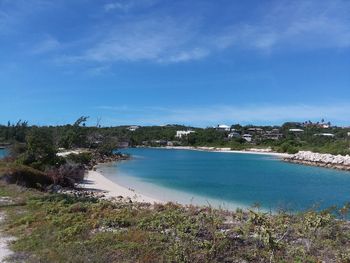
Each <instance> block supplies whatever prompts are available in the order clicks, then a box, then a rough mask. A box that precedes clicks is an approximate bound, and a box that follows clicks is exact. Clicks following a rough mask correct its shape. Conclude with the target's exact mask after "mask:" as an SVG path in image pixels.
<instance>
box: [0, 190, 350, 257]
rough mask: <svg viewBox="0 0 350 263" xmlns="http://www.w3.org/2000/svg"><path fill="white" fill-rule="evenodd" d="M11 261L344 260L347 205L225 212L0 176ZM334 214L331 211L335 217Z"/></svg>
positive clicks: (349, 234) (349, 231)
mask: <svg viewBox="0 0 350 263" xmlns="http://www.w3.org/2000/svg"><path fill="white" fill-rule="evenodd" d="M0 200H1V201H0V205H1V209H2V211H6V213H7V217H6V218H7V219H6V221H5V222H4V224H3V225H2V228H3V229H5V230H6V233H7V234H9V235H12V236H15V237H16V240H15V241H13V242H12V244H11V249H13V251H14V252H15V253H14V254H13V255H12V257H11V259H12V260H13V261H15V262H19V261H25V262H350V250H349V247H350V243H349V242H350V241H349V240H350V224H349V222H348V221H346V220H343V219H342V218H346V217H347V216H349V206H344V207H342V208H340V209H336V208H334V209H330V210H327V211H321V212H315V211H312V210H310V211H306V212H303V213H298V214H290V213H287V212H286V211H280V212H278V213H277V214H270V213H264V212H261V211H259V208H258V207H255V208H251V209H249V210H247V211H243V210H237V211H235V212H228V211H224V210H216V209H212V208H211V207H210V206H207V207H195V206H187V207H184V206H181V205H177V204H173V203H168V204H164V205H163V204H156V205H150V204H146V203H144V204H143V203H130V202H123V201H107V200H101V199H96V198H89V197H84V196H82V197H73V196H69V195H63V194H48V193H45V192H41V191H37V190H29V189H26V188H22V187H18V186H16V185H5V184H3V183H1V184H0ZM336 216H337V217H338V219H337V218H336Z"/></svg>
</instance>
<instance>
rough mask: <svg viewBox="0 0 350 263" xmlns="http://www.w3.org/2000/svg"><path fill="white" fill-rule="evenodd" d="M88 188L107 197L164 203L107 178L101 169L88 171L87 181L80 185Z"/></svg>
mask: <svg viewBox="0 0 350 263" xmlns="http://www.w3.org/2000/svg"><path fill="white" fill-rule="evenodd" d="M80 186H81V187H82V188H84V189H86V190H91V191H96V192H103V194H104V195H105V197H107V198H111V199H112V198H117V197H119V196H122V197H123V198H129V199H130V200H132V201H134V202H144V203H163V201H161V200H157V199H154V198H151V197H148V196H145V195H143V194H140V193H138V192H136V191H135V190H134V189H128V188H126V187H124V186H121V185H119V184H117V183H115V182H113V181H111V180H109V179H108V178H106V177H105V176H104V175H103V174H102V173H101V172H100V171H98V170H97V171H91V170H90V171H88V174H87V175H86V179H85V182H84V183H83V184H81V185H80Z"/></svg>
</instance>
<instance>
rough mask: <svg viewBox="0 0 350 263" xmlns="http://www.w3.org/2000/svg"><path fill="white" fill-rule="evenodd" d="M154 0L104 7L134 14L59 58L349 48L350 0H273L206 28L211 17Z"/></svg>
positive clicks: (180, 58) (184, 57) (175, 58)
mask: <svg viewBox="0 0 350 263" xmlns="http://www.w3.org/2000/svg"><path fill="white" fill-rule="evenodd" d="M155 2H156V1H154V0H153V1H151V0H148V1H147V0H143V1H115V2H111V3H108V4H106V5H104V9H105V11H112V10H117V9H118V10H124V11H125V10H128V11H130V14H129V15H128V16H126V17H123V18H120V17H119V18H118V21H117V22H116V23H114V24H112V26H111V27H109V28H108V29H107V30H104V31H101V30H100V28H99V32H98V33H99V38H94V39H92V40H91V41H90V42H89V45H87V46H86V47H85V48H84V49H83V50H82V51H81V53H80V54H77V53H75V54H71V55H69V52H65V55H64V56H62V57H61V58H60V59H61V60H63V61H66V62H81V61H92V62H97V63H105V62H108V63H110V62H117V61H131V62H134V61H152V62H157V63H179V62H187V61H192V60H199V59H203V58H205V57H208V56H210V55H213V54H215V53H218V52H220V51H222V50H226V49H233V50H244V49H254V50H257V51H263V52H269V53H272V52H274V51H275V50H290V49H295V50H301V51H303V50H308V49H322V48H349V47H350V16H348V14H349V13H350V2H348V1H344V0H334V1H316V0H296V1H292V2H291V1H286V0H283V1H270V2H268V3H266V4H264V5H263V6H262V8H261V10H260V12H257V15H256V18H254V19H245V20H244V19H243V20H241V21H239V22H237V21H236V22H227V23H225V24H220V25H217V26H216V27H217V28H215V26H214V28H212V30H207V31H206V30H203V28H205V25H206V24H208V23H210V21H207V20H208V18H206V17H205V16H204V14H201V12H196V13H195V14H194V15H193V16H188V15H186V16H182V15H174V14H172V12H171V11H172V9H171V5H169V8H163V9H160V10H161V11H157V12H154V11H152V10H150V9H147V8H148V7H150V6H152V4H154V3H155ZM233 5H234V4H233ZM140 6H141V7H143V8H144V9H143V12H142V15H140V16H138V14H133V12H132V9H133V8H136V7H140ZM222 8H224V7H222ZM231 8H232V7H231ZM164 10H165V11H164ZM213 29H214V30H213ZM91 35H94V33H92V34H91Z"/></svg>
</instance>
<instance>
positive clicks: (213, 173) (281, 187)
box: [99, 148, 350, 211]
mask: <svg viewBox="0 0 350 263" xmlns="http://www.w3.org/2000/svg"><path fill="white" fill-rule="evenodd" d="M124 152H127V153H130V154H131V155H132V156H133V159H132V160H130V161H124V162H121V163H117V164H111V165H103V166H100V167H99V169H100V170H102V172H103V173H104V174H105V176H107V177H108V178H109V179H111V180H114V181H116V182H117V183H118V184H121V185H123V186H126V187H130V188H133V189H135V190H136V192H140V193H143V194H146V195H149V196H151V197H154V198H158V199H161V200H165V201H169V200H177V201H178V202H180V203H184V204H190V203H192V204H210V205H213V206H216V207H217V206H222V207H224V208H235V207H249V206H252V205H254V204H259V205H260V206H261V207H262V208H263V209H265V210H273V211H275V210H277V209H288V210H293V211H296V210H304V209H308V208H326V207H329V206H332V205H343V204H344V203H345V202H349V201H350V173H349V172H343V171H337V170H332V169H326V168H319V167H311V166H303V165H297V164H290V163H285V162H283V161H281V160H279V159H278V157H275V156H269V155H256V154H244V153H243V154H241V153H216V152H201V151H191V150H168V149H150V148H136V149H127V150H124Z"/></svg>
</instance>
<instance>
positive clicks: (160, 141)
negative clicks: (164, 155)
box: [151, 140, 168, 146]
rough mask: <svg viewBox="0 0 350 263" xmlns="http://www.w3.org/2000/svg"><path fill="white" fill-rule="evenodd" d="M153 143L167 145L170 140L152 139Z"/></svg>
mask: <svg viewBox="0 0 350 263" xmlns="http://www.w3.org/2000/svg"><path fill="white" fill-rule="evenodd" d="M151 144H152V145H160V146H166V145H167V144H168V142H167V141H166V140H151Z"/></svg>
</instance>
